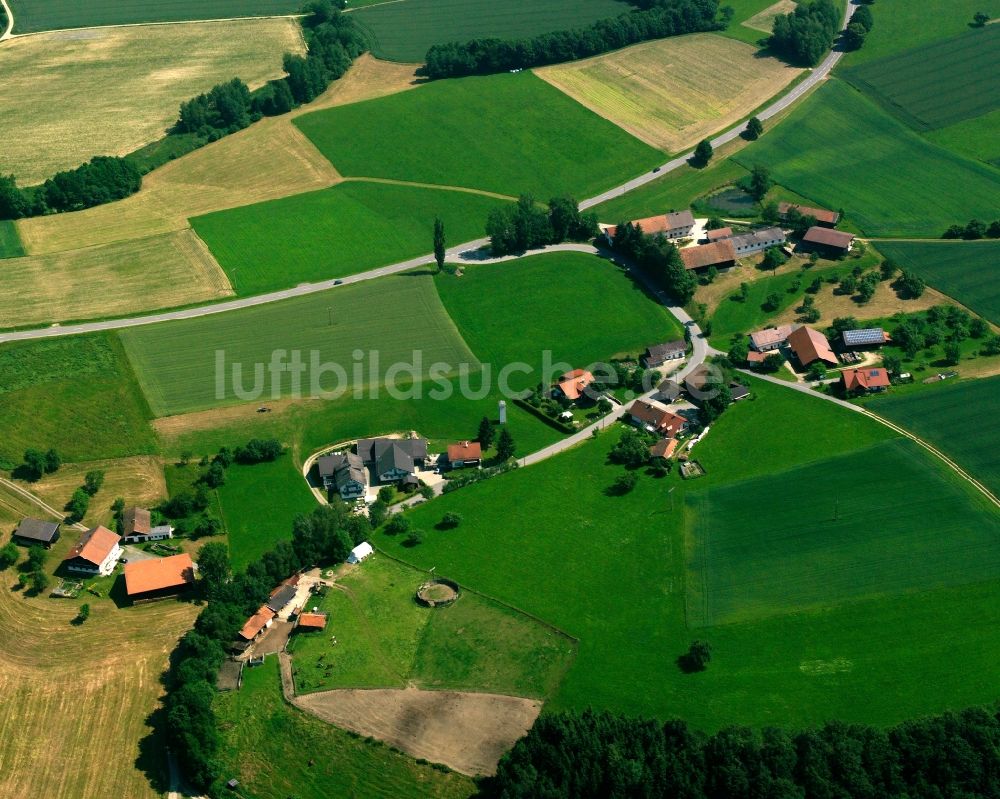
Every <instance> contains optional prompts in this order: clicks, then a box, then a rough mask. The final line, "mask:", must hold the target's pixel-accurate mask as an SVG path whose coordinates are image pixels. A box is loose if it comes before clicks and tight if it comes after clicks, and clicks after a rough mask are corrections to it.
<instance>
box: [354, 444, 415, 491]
mask: <svg viewBox="0 0 1000 799" xmlns="http://www.w3.org/2000/svg"><path fill="white" fill-rule="evenodd" d="M358 455H359V456H360V458H361V460H362V461H363V462H364V463H366V464H370V465H371V467H372V473H373V474H374V475H375V477H376V478H377V479H378V480H379V482H382V483H398V482H399V481H401V480H403V479H405V478H406V477H409V476H412V475H413V473H414V472H415V471H416V470H417V468H418V467H420V468H423V465H424V462H425V461H426V460H427V440H426V439H423V438H363V439H361V440H360V441H359V442H358Z"/></svg>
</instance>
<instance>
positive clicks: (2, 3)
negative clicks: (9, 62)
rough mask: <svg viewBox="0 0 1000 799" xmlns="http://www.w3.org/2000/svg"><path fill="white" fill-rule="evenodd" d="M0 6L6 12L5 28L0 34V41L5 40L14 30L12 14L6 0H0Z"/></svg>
mask: <svg viewBox="0 0 1000 799" xmlns="http://www.w3.org/2000/svg"><path fill="white" fill-rule="evenodd" d="M0 6H3V10H4V11H6V12H7V30H5V31H4V32H3V33H2V34H0V42H3V41H6V40H7V39H9V38H11V36H12V35H13V32H14V15H13V14H12V13H11V10H10V6H9V5H8V4H7V0H0Z"/></svg>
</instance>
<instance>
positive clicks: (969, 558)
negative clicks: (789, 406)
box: [687, 439, 1000, 627]
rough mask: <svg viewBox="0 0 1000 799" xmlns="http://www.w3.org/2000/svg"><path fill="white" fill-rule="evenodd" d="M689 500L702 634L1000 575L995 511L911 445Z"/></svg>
mask: <svg viewBox="0 0 1000 799" xmlns="http://www.w3.org/2000/svg"><path fill="white" fill-rule="evenodd" d="M690 501H691V505H690V515H691V521H690V530H691V535H692V550H691V560H690V564H689V569H690V572H689V577H688V586H687V588H688V590H687V601H688V608H687V610H688V623H689V624H690V625H693V626H696V627H701V626H707V625H713V624H723V623H732V622H734V621H737V620H745V619H754V618H761V617H766V616H773V615H783V614H788V613H794V612H797V611H800V610H803V609H805V608H808V607H817V608H819V607H829V606H831V605H837V604H840V603H842V602H848V601H851V600H857V599H859V598H862V597H866V596H875V595H886V594H896V593H902V592H910V591H922V590H928V589H931V588H940V587H944V586H950V585H962V584H964V583H974V582H979V581H983V580H990V579H997V578H998V577H1000V545H998V543H997V541H998V539H997V535H998V533H1000V515H998V514H997V513H995V512H994V511H993V510H991V509H990V508H991V506H988V505H987V504H986V503H985V500H983V498H982V497H981V496H980V495H978V494H976V493H975V492H974V491H973V490H972V489H971V488H970V487H969V486H967V485H966V484H965V483H964V482H963V481H961V479H960V478H958V477H956V476H955V475H954V474H953V473H951V472H948V471H946V470H945V467H943V466H942V465H941V464H940V463H939V462H937V461H935V460H933V459H931V458H930V457H928V456H927V455H926V454H925V453H924V452H923V451H922V450H921V449H920V447H919V445H917V444H915V443H913V442H911V441H909V440H908V439H897V440H895V441H891V442H887V443H883V444H879V445H876V446H875V447H873V448H870V449H866V450H861V451H859V452H856V453H853V454H850V455H846V456H842V457H840V458H833V459H829V460H825V461H822V462H821V463H817V464H812V465H808V466H803V467H800V468H798V469H796V470H794V471H791V472H785V473H779V474H775V475H767V476H762V477H758V478H755V479H752V480H749V481H746V482H742V483H737V484H735V485H731V486H727V487H725V488H716V489H712V490H709V491H707V492H701V493H699V494H697V495H694V496H692V498H691V500H690ZM929 519H933V520H934V522H933V524H928V523H927V521H928V520H929Z"/></svg>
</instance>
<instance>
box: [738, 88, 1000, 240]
mask: <svg viewBox="0 0 1000 799" xmlns="http://www.w3.org/2000/svg"><path fill="white" fill-rule="evenodd" d="M734 158H735V159H736V160H737V161H738V162H739V163H741V164H743V165H744V166H746V167H748V168H749V167H750V166H752V165H753V164H757V163H761V164H764V165H765V166H767V167H769V168H770V169H771V173H772V176H773V177H774V179H775V180H776V181H777V182H778V183H780V184H781V185H783V186H786V187H787V188H789V189H791V190H792V191H795V192H797V193H798V194H800V195H802V196H803V197H807V198H809V199H810V200H812V201H814V202H816V203H819V204H821V205H823V206H824V207H827V208H843V209H844V211H845V213H846V215H847V217H848V218H849V219H850V220H851V221H852V222H854V223H856V224H857V225H858V227H859V228H860V229H861V230H862V231H863V232H864V233H866V234H868V235H880V236H894V235H898V236H915V237H926V238H930V237H934V236H937V235H939V234H940V232H941V231H942V230H943V229H944V228H946V227H947V226H948V225H950V224H952V223H954V222H955V221H956V220H968V219H972V218H976V217H978V218H981V219H991V218H992V217H993V215H994V212H995V211H996V198H997V196H998V193H1000V172H998V171H997V170H995V169H993V168H991V167H988V166H986V165H984V164H980V163H977V162H975V161H971V160H968V159H966V158H963V157H961V156H959V155H956V154H954V153H952V152H950V151H948V150H945V149H943V148H940V147H938V146H936V145H934V144H931V143H929V142H927V141H925V140H924V139H922V138H921V137H920V136H919V135H918V134H916V133H914V132H913V131H912V130H910V129H909V128H907V127H906V126H905V125H903V124H902V123H901V122H899V121H898V120H896V119H895V118H894V117H892V116H890V115H889V114H888V113H886V112H884V111H883V110H882V109H881V108H879V107H878V106H877V105H876V104H875V103H873V102H872V101H871V100H869V99H868V98H867V97H866V96H865V95H864V94H862V93H861V92H858V91H856V90H855V89H852V88H851V87H850V86H848V85H847V84H846V83H844V82H842V81H839V80H830V81H828V82H827V83H826V84H824V85H823V86H821V87H820V88H819V89H818V90H817V91H816V92H815V93H814V94H813V95H812V96H810V97H809V98H808V99H806V100H805V101H804V102H802V103H801V104H799V105H798V106H797V108H796V110H795V111H793V112H792V114H791V115H790V116H789V117H788V119H786V120H785V121H784V122H782V123H781V124H780V125H778V126H777V127H775V128H774V129H773V130H772V131H770V132H769V133H768V134H767V135H766V136H764V137H762V138H761V139H760V140H759V141H756V142H754V143H752V144H751V145H750V146H748V147H746V148H744V149H743V150H741V151H740V152H739V153H737V154H736V155H735V156H734Z"/></svg>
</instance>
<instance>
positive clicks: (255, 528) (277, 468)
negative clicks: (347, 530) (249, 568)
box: [218, 452, 316, 569]
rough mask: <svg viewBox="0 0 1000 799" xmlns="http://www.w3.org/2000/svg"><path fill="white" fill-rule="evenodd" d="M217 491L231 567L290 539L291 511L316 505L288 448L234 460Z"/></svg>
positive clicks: (241, 566)
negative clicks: (274, 456) (249, 461)
mask: <svg viewBox="0 0 1000 799" xmlns="http://www.w3.org/2000/svg"><path fill="white" fill-rule="evenodd" d="M218 495H219V506H220V509H221V512H222V521H223V524H224V525H225V529H226V532H227V534H228V537H229V554H230V557H231V558H232V561H233V568H235V569H242V568H244V567H245V566H246V565H247V564H248V563H249V562H250V561H252V560H256V559H257V558H259V557H260V556H261V555H263V554H264V553H265V552H267V551H268V550H270V549H272V548H273V547H274V545H275V543H277V542H278V541H280V540H282V539H285V540H291V537H292V522H293V521H294V520H295V517H296V516H298V515H299V514H301V513H309V512H310V511H312V510H313V508H315V507H316V498H315V497H314V496H313V494H312V491H310V490H309V487H308V486H307V485H306V481H305V479H304V478H303V477H302V473H301V472H300V471H299V470H298V469H297V468H295V464H294V463H293V462H292V456H291V454H290V453H287V452H286V453H285V454H284V455H282V456H281V457H280V458H278V460H276V461H273V462H272V463H257V464H254V465H252V466H241V465H239V464H233V465H232V466H230V467H229V469H228V470H227V471H226V482H225V485H222V486H220V487H219V489H218Z"/></svg>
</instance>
